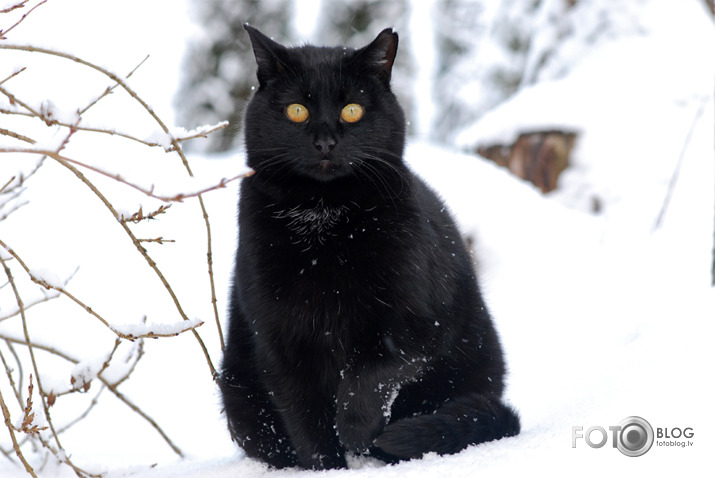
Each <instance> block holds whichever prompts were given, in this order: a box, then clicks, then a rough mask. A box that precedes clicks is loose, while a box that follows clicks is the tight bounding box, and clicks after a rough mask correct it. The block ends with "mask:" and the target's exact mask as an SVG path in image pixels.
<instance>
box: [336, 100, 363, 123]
mask: <svg viewBox="0 0 715 478" xmlns="http://www.w3.org/2000/svg"><path fill="white" fill-rule="evenodd" d="M363 112H364V110H363V108H362V106H360V105H359V104H357V103H350V104H349V105H347V106H346V107H345V108H343V111H342V112H341V113H340V118H341V119H342V120H343V121H345V122H347V123H355V122H356V121H359V120H360V118H362V115H363Z"/></svg>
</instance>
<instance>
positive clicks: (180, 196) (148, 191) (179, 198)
mask: <svg viewBox="0 0 715 478" xmlns="http://www.w3.org/2000/svg"><path fill="white" fill-rule="evenodd" d="M0 153H19V154H33V155H41V156H47V157H50V158H52V159H54V160H56V161H58V162H59V163H60V164H70V165H75V166H79V167H81V168H84V169H88V170H90V171H92V172H94V173H97V174H100V175H102V176H104V177H107V178H110V179H113V180H115V181H117V182H120V183H122V184H124V185H126V186H129V187H131V188H133V189H136V190H137V191H139V192H141V193H142V194H144V195H146V196H148V197H151V198H154V199H157V200H159V201H162V202H167V203H170V202H183V201H184V200H186V199H189V198H194V197H197V198H198V197H200V196H201V195H202V194H205V193H208V192H211V191H215V190H217V189H223V188H225V187H226V186H227V185H228V184H230V183H232V182H234V181H237V180H239V179H241V178H244V177H247V176H250V175H252V174H253V171H250V172H248V173H245V174H239V175H238V176H234V177H232V178H221V180H220V181H219V182H218V184H214V185H213V186H207V187H205V188H203V189H200V190H199V191H194V192H187V193H177V194H175V195H173V196H168V195H160V194H157V193H155V192H154V186H153V185H152V186H151V187H150V188H145V187H143V186H140V185H138V184H134V183H132V182H130V181H129V180H127V179H125V178H124V177H122V175H120V174H115V173H110V172H107V171H103V170H102V169H100V168H97V167H95V166H92V165H89V164H85V163H83V162H81V161H77V160H76V159H72V158H68V157H67V156H63V155H61V154H60V153H58V152H56V151H52V150H49V149H31V148H30V149H26V148H0ZM119 221H120V222H121V221H122V217H121V216H120V217H119Z"/></svg>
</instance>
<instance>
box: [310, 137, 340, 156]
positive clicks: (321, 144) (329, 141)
mask: <svg viewBox="0 0 715 478" xmlns="http://www.w3.org/2000/svg"><path fill="white" fill-rule="evenodd" d="M313 144H314V145H315V149H317V150H318V151H320V152H321V153H323V154H328V153H329V152H331V151H332V150H333V148H334V147H335V140H334V139H333V138H321V139H317V140H315V143H313Z"/></svg>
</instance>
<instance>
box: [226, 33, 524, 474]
mask: <svg viewBox="0 0 715 478" xmlns="http://www.w3.org/2000/svg"><path fill="white" fill-rule="evenodd" d="M245 28H246V30H247V31H248V33H249V36H250V38H251V42H252V44H253V50H254V53H255V56H256V61H257V63H258V82H259V87H258V90H257V91H256V93H255V95H254V96H253V98H252V99H251V101H250V103H249V105H248V109H247V112H246V119H245V135H246V138H245V139H246V149H247V153H248V165H249V166H251V167H252V168H253V169H254V170H255V171H256V172H255V174H254V175H253V176H251V177H250V178H247V179H244V180H243V183H242V184H241V193H240V207H239V219H238V223H239V241H238V242H239V243H238V253H237V258H236V269H235V274H234V283H233V290H232V295H231V299H230V311H229V313H230V315H229V329H228V336H227V346H226V351H225V356H224V360H223V370H222V374H221V378H220V386H221V391H222V394H223V403H224V406H225V411H226V415H227V418H228V424H229V429H230V431H231V434H232V436H233V438H234V439H235V440H236V441H237V442H238V444H239V445H240V446H241V447H242V448H243V450H245V452H246V454H247V455H248V456H250V457H255V458H258V459H260V460H263V461H265V462H267V463H269V464H270V465H273V466H276V467H288V466H301V467H305V468H314V469H323V468H339V467H345V466H346V461H345V453H346V452H352V453H355V454H363V453H369V454H371V455H374V456H377V457H379V458H381V459H383V460H385V461H387V462H396V461H399V460H402V459H410V458H416V457H420V456H422V455H423V454H424V453H427V452H430V451H434V452H437V453H440V454H446V453H456V452H458V451H460V450H462V449H463V448H465V447H467V446H468V445H471V444H475V443H481V442H485V441H489V440H495V439H499V438H502V437H506V436H513V435H516V434H518V433H519V426H520V425H519V418H518V416H517V415H516V413H515V412H514V411H513V410H512V409H511V408H510V407H508V406H506V405H504V404H503V403H502V402H501V400H500V398H501V395H502V390H503V388H504V382H503V378H504V360H503V356H502V351H501V347H500V344H499V339H498V337H497V334H496V332H495V330H494V327H493V325H492V322H491V319H490V317H489V314H488V312H487V309H486V306H485V304H484V300H483V299H482V296H481V294H480V292H479V289H478V286H477V281H476V277H475V274H474V271H473V270H472V266H471V262H470V258H469V255H468V253H467V251H466V250H465V247H464V245H463V243H462V240H461V238H460V234H459V231H458V230H457V227H456V226H455V224H454V222H453V220H452V218H451V217H450V215H449V213H448V212H447V210H446V209H445V206H444V204H443V203H442V202H441V201H440V200H439V199H438V198H437V196H436V195H435V194H434V193H433V192H432V191H431V190H430V189H429V188H428V187H427V186H426V185H425V184H424V183H423V182H422V181H421V180H420V179H418V178H417V177H416V176H415V175H413V174H412V173H411V172H410V170H409V169H408V167H407V166H406V165H405V163H404V162H403V159H402V154H403V149H404V141H405V120H404V114H403V112H402V109H401V108H400V105H399V104H398V102H397V100H396V98H395V96H394V95H393V94H392V92H391V90H390V76H391V71H392V65H393V61H394V59H395V54H396V52H397V34H396V33H394V32H393V31H392V30H391V29H387V30H384V31H383V32H382V33H380V34H379V35H378V37H377V38H376V39H375V40H374V41H373V42H372V43H371V44H369V45H368V46H366V47H364V48H361V49H358V50H352V49H346V48H324V47H314V46H303V47H299V48H286V47H284V46H281V45H279V44H278V43H275V42H274V41H272V40H270V39H269V38H268V37H266V36H264V35H263V34H262V33H260V32H259V31H258V30H256V29H254V28H252V27H250V26H248V25H246V27H245ZM438 160H439V158H435V161H438Z"/></svg>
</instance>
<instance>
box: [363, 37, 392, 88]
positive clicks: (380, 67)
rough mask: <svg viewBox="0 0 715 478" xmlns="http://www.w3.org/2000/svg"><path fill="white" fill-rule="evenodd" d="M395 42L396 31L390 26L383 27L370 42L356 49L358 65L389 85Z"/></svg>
mask: <svg viewBox="0 0 715 478" xmlns="http://www.w3.org/2000/svg"><path fill="white" fill-rule="evenodd" d="M397 42H398V37H397V33H396V32H394V31H393V30H392V28H386V29H384V30H383V31H381V32H380V34H379V35H378V36H377V38H375V39H374V40H373V41H372V43H370V44H369V45H368V46H366V47H363V48H361V49H359V50H358V51H357V56H356V59H357V61H358V62H359V66H360V67H362V68H364V69H366V70H368V71H372V72H374V73H375V75H376V76H377V77H378V78H379V79H380V80H381V81H382V82H383V83H385V85H389V84H390V78H391V77H392V65H393V64H394V63H395V55H397Z"/></svg>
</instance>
